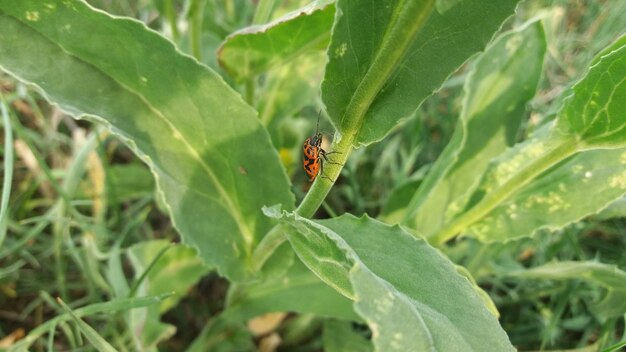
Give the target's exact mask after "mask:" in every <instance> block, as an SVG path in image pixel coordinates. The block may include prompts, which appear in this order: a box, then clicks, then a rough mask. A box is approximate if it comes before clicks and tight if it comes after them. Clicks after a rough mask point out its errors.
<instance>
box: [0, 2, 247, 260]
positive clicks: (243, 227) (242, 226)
mask: <svg viewBox="0 0 626 352" xmlns="http://www.w3.org/2000/svg"><path fill="white" fill-rule="evenodd" d="M3 13H4V14H5V15H6V16H8V17H11V18H14V19H15V20H17V21H18V22H20V23H22V25H24V26H25V27H28V28H30V29H31V30H33V31H34V32H36V33H38V34H39V35H41V36H42V37H43V38H45V39H46V40H48V41H49V42H50V43H52V44H53V45H55V46H57V47H58V48H59V49H60V50H61V51H62V52H64V53H65V54H66V55H68V56H69V57H71V58H73V59H75V60H77V61H79V62H82V63H84V64H85V65H88V66H90V67H93V68H94V69H95V70H96V71H98V72H100V73H102V74H103V75H104V76H105V77H108V78H109V79H111V81H113V82H115V83H116V84H118V85H119V86H120V87H121V88H122V89H123V90H124V91H126V92H128V93H129V94H131V95H134V96H136V97H137V98H138V99H139V100H140V101H141V102H143V103H144V104H145V106H146V107H147V108H148V110H149V111H152V112H153V113H154V115H155V116H156V117H157V118H159V119H160V120H161V121H162V122H164V123H165V124H166V126H167V127H168V128H169V129H170V130H171V131H172V132H173V133H175V134H178V135H180V136H182V137H183V138H180V139H179V140H180V141H181V142H182V144H183V145H184V147H186V148H187V150H188V152H189V153H190V155H191V156H192V159H194V160H195V161H197V162H198V164H199V165H200V166H201V167H202V169H203V170H204V171H205V173H206V174H207V175H208V176H209V179H210V180H211V181H212V183H213V184H214V185H215V188H216V189H217V191H218V193H219V195H220V198H219V199H221V200H222V201H223V202H224V203H225V205H226V209H227V211H228V212H229V213H230V214H231V216H232V217H233V218H234V220H235V222H236V223H237V227H238V228H239V230H240V232H241V235H242V238H243V239H244V242H245V244H246V251H247V254H249V253H250V252H251V250H252V246H253V244H254V235H253V233H252V232H251V231H250V228H249V227H248V224H247V222H245V221H244V220H243V217H242V216H241V214H239V212H238V211H237V208H236V207H235V206H234V203H233V202H232V200H231V199H230V196H229V194H228V192H227V191H226V189H225V188H224V186H223V185H222V184H221V183H220V182H219V178H218V177H217V176H216V175H215V174H214V172H213V170H212V169H211V168H210V166H209V165H208V164H207V163H206V162H205V161H204V160H203V159H202V158H201V157H200V154H199V153H198V151H197V150H196V149H195V148H194V147H193V146H192V145H191V144H190V143H189V142H188V141H187V139H186V136H185V134H183V133H181V131H180V130H179V129H178V128H176V126H175V125H174V124H173V123H172V122H171V121H170V120H169V119H168V118H167V117H166V116H165V114H164V113H162V112H161V111H160V110H159V109H157V108H156V107H155V106H153V105H152V104H151V102H150V101H149V100H148V99H147V98H146V97H145V96H143V95H142V94H141V93H139V92H138V91H135V90H134V89H132V88H130V87H129V86H127V85H126V84H124V83H122V82H121V81H119V80H118V79H117V78H116V77H115V76H113V75H110V74H109V73H108V72H106V71H105V70H104V69H102V68H100V67H99V66H97V65H96V64H94V63H92V62H90V61H87V60H85V59H83V58H81V57H79V56H77V55H75V54H73V53H72V52H70V51H69V50H68V49H67V48H66V47H65V46H63V45H62V44H61V43H59V42H57V41H55V40H53V38H51V37H49V36H48V35H46V34H45V33H43V32H41V31H39V30H38V29H37V28H34V27H32V26H29V25H28V23H25V22H24V21H22V20H21V19H20V18H19V17H16V16H12V15H11V14H7V13H6V12H3ZM101 14H103V15H105V16H107V17H109V18H110V19H111V20H113V21H120V22H127V21H129V20H127V19H123V18H116V17H113V16H110V15H109V14H107V13H101ZM142 25H143V24H142ZM155 35H157V34H156V33H155ZM160 39H161V40H165V39H164V38H162V37H160ZM174 50H176V52H178V50H177V49H175V48H174ZM181 57H182V58H183V59H187V58H186V57H185V55H181ZM192 103H193V105H194V106H197V104H196V103H195V101H192ZM105 120H106V119H105ZM114 133H115V132H114ZM115 134H117V133H115ZM140 157H141V156H140ZM142 159H143V161H144V162H146V163H147V164H149V165H151V166H152V167H151V168H150V169H151V170H153V172H154V171H155V170H157V169H158V170H161V171H162V172H164V171H163V169H162V168H161V167H155V166H156V165H155V164H154V163H153V161H152V159H151V158H142ZM165 173H166V174H167V172H165ZM170 177H171V176H170ZM172 179H174V180H176V178H174V177H172ZM177 182H180V181H177ZM185 188H188V189H192V190H194V191H197V193H200V194H204V193H202V192H200V191H199V190H196V189H194V188H191V187H188V186H187V185H185ZM212 198H213V197H212ZM166 206H167V207H168V209H169V210H170V211H169V212H170V214H173V212H172V209H171V208H170V205H169V204H168V203H167V202H166ZM172 221H173V222H174V223H176V219H174V218H172Z"/></svg>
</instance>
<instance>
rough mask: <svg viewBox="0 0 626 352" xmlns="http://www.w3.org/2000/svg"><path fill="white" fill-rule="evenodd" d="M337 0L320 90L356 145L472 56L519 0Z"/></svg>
mask: <svg viewBox="0 0 626 352" xmlns="http://www.w3.org/2000/svg"><path fill="white" fill-rule="evenodd" d="M434 2H435V1H434V0H431V1H418V0H409V1H399V0H397V1H386V2H382V1H378V0H365V1H354V0H339V1H338V2H337V7H338V10H337V18H336V20H335V25H334V27H333V33H332V38H331V44H330V47H329V49H328V57H329V62H328V64H327V67H326V75H325V78H324V82H323V84H322V97H323V100H324V103H325V104H326V107H327V110H328V114H329V115H330V117H331V119H332V121H333V123H334V125H335V127H336V128H337V130H338V131H339V132H340V133H341V134H342V135H349V136H351V137H350V138H351V139H352V140H353V142H352V143H351V144H353V145H355V146H358V145H364V144H369V143H372V142H374V141H377V140H380V139H382V138H383V137H384V136H385V135H386V134H387V133H388V132H389V130H390V129H391V128H393V127H394V126H395V125H397V124H398V122H399V121H400V120H401V119H403V118H407V117H409V116H412V114H413V112H414V111H415V110H416V109H417V107H418V106H419V105H420V103H421V102H422V101H423V100H424V99H425V98H426V97H428V96H429V95H431V94H432V93H433V91H434V90H436V89H437V88H439V86H440V85H441V84H442V83H443V81H444V80H445V79H446V78H447V77H448V76H449V75H450V74H451V73H452V72H454V70H455V69H456V68H457V67H459V66H460V65H461V64H462V63H463V62H465V61H466V60H467V59H468V58H469V57H470V56H471V55H473V54H474V53H476V52H478V51H480V50H482V49H483V48H484V47H485V45H486V44H487V42H489V40H490V39H491V37H492V35H493V33H494V32H496V31H497V30H498V29H499V27H500V24H501V23H502V22H503V21H504V20H505V19H506V18H507V17H508V16H510V15H511V14H513V10H514V9H515V6H516V4H517V2H518V0H505V1H498V2H496V3H485V2H484V1H480V0H464V1H462V2H459V3H457V4H456V5H455V6H453V7H451V8H449V9H447V11H445V12H444V13H442V14H440V13H437V12H436V11H433V7H434Z"/></svg>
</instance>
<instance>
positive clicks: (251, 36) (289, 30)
mask: <svg viewBox="0 0 626 352" xmlns="http://www.w3.org/2000/svg"><path fill="white" fill-rule="evenodd" d="M331 3H332V1H329V0H320V1H314V2H312V3H311V4H309V5H307V6H305V7H303V8H301V9H299V10H296V11H293V12H291V13H288V14H286V15H284V16H282V17H281V18H278V19H276V20H274V21H272V22H270V23H268V24H265V25H257V26H251V27H247V28H244V29H242V30H240V31H237V32H235V33H233V34H232V35H230V36H229V37H228V38H226V41H224V43H222V46H221V47H220V48H219V50H218V59H219V62H220V64H221V65H222V66H223V67H224V68H225V69H226V71H228V72H229V73H230V74H231V75H233V76H235V77H237V78H239V79H242V78H248V77H251V76H254V75H257V74H259V73H262V72H265V71H267V70H269V69H270V68H271V67H274V66H277V65H280V64H282V63H285V62H288V61H290V60H294V59H297V57H298V56H299V55H300V54H302V53H304V52H307V51H311V50H322V49H324V48H326V46H328V40H329V38H330V27H331V25H332V23H333V17H334V15H335V7H334V6H332V5H331Z"/></svg>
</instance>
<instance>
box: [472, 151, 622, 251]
mask: <svg viewBox="0 0 626 352" xmlns="http://www.w3.org/2000/svg"><path fill="white" fill-rule="evenodd" d="M625 165H626V148H622V149H614V150H590V151H585V152H581V153H579V154H578V155H576V156H574V157H572V158H570V159H569V160H567V161H565V162H563V163H561V164H559V165H557V166H556V167H554V168H553V169H552V170H550V171H549V172H547V173H546V174H544V175H542V176H540V177H538V178H536V179H535V180H533V182H532V183H530V184H529V185H528V186H526V187H524V188H522V189H521V190H520V191H519V192H518V193H517V194H515V195H513V196H511V197H510V198H509V199H507V200H505V201H503V202H502V203H500V204H499V205H498V206H496V207H494V208H493V209H492V210H491V211H490V212H489V213H488V214H486V215H485V216H484V217H483V218H482V219H481V220H480V221H478V222H476V223H475V224H473V225H472V226H470V227H469V228H468V229H467V231H466V233H467V234H469V235H471V236H475V237H477V238H479V239H481V240H483V241H505V240H510V239H515V238H520V237H525V236H530V235H532V234H533V233H535V232H536V231H537V230H538V229H541V228H549V229H559V228H562V227H564V226H566V225H568V224H570V223H573V222H576V221H578V220H580V219H582V218H584V217H585V216H587V215H590V214H594V213H597V212H598V211H599V210H601V209H604V208H606V207H607V206H608V205H609V204H610V203H612V202H613V201H614V200H615V199H617V198H619V197H621V196H622V195H624V194H626V167H625ZM590 192H592V193H593V196H592V197H590V196H589V195H590Z"/></svg>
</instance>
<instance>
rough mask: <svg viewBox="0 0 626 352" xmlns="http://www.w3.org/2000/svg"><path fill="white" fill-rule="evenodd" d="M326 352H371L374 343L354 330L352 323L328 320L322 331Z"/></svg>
mask: <svg viewBox="0 0 626 352" xmlns="http://www.w3.org/2000/svg"><path fill="white" fill-rule="evenodd" d="M322 335H323V341H324V351H325V352H370V351H373V350H374V346H372V343H371V342H370V341H369V340H368V339H367V338H366V337H365V336H363V335H362V334H359V333H358V332H356V331H355V330H354V329H353V328H352V323H350V322H345V321H340V320H334V319H327V320H326V321H325V322H324V328H323V330H322Z"/></svg>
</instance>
